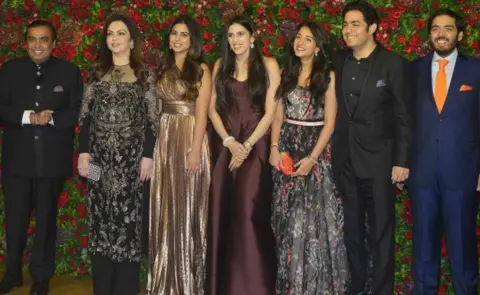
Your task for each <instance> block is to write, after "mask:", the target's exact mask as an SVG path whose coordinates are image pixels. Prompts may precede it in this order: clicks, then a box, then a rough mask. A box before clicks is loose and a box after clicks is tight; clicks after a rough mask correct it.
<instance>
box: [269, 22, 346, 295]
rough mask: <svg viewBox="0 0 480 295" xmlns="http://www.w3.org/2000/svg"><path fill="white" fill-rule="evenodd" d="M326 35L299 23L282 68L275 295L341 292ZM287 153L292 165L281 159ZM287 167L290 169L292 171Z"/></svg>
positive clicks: (275, 149) (274, 159) (276, 141)
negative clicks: (331, 159) (331, 161)
mask: <svg viewBox="0 0 480 295" xmlns="http://www.w3.org/2000/svg"><path fill="white" fill-rule="evenodd" d="M326 36H327V35H326V33H325V32H324V30H323V29H321V28H320V27H319V26H318V24H316V23H311V22H309V23H304V24H301V25H300V26H299V27H298V28H297V30H296V35H295V39H294V42H293V44H292V45H291V50H290V54H289V55H287V60H286V62H285V68H284V70H283V72H282V81H281V85H280V87H279V89H278V91H277V98H278V99H280V103H279V107H278V109H277V117H276V119H275V121H274V123H273V125H272V144H271V154H270V163H271V164H272V166H274V168H276V171H274V176H273V180H274V195H273V209H272V225H273V229H274V234H275V240H276V253H277V263H278V271H277V282H276V294H278V295H324V294H335V295H337V294H344V293H345V291H346V284H347V280H348V265H347V256H346V249H345V245H344V242H343V231H342V227H343V212H342V207H341V201H340V199H339V198H338V196H337V192H336V188H335V185H334V183H333V179H332V171H331V166H330V144H329V141H330V137H331V135H332V133H333V129H334V122H335V115H336V98H335V81H334V75H333V72H332V70H331V63H330V56H329V53H328V44H327V39H326ZM287 155H288V156H289V157H290V158H291V159H292V160H293V163H295V166H294V167H293V169H290V170H289V169H287V167H285V166H286V162H284V161H282V159H283V158H285V157H287ZM292 170H293V171H292Z"/></svg>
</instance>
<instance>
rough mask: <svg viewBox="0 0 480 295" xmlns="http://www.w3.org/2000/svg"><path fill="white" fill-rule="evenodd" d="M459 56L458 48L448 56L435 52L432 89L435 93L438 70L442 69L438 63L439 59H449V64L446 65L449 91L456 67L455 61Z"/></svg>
mask: <svg viewBox="0 0 480 295" xmlns="http://www.w3.org/2000/svg"><path fill="white" fill-rule="evenodd" d="M457 57H458V50H457V48H455V50H454V51H452V53H450V55H448V56H446V57H441V56H440V55H438V54H437V52H435V53H434V54H433V59H432V91H433V93H435V80H436V78H437V73H438V70H439V69H440V65H439V64H438V62H437V60H439V59H445V60H448V64H447V65H446V66H445V73H446V74H447V93H448V89H449V87H450V82H451V81H452V76H453V70H454V69H455V62H456V61H457Z"/></svg>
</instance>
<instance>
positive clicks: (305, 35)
mask: <svg viewBox="0 0 480 295" xmlns="http://www.w3.org/2000/svg"><path fill="white" fill-rule="evenodd" d="M293 50H294V51H295V55H296V56H298V57H300V58H311V57H313V55H315V53H318V52H319V51H320V48H318V47H317V43H316V42H315V38H314V37H313V34H312V31H310V29H309V28H308V27H307V26H304V27H302V28H300V30H299V31H298V33H297V36H296V37H295V40H294V41H293Z"/></svg>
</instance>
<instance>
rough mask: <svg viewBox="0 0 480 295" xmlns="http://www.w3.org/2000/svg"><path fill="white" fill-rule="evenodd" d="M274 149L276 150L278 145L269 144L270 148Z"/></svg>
mask: <svg viewBox="0 0 480 295" xmlns="http://www.w3.org/2000/svg"><path fill="white" fill-rule="evenodd" d="M274 147H276V148H278V144H271V145H270V148H271V149H273V148H274Z"/></svg>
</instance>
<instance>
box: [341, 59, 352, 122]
mask: <svg viewBox="0 0 480 295" xmlns="http://www.w3.org/2000/svg"><path fill="white" fill-rule="evenodd" d="M347 58H348V54H346V55H345V57H344V58H343V64H342V71H341V77H340V81H341V83H342V87H341V89H342V98H343V103H344V104H345V108H346V109H347V113H348V117H349V118H351V117H352V110H350V107H349V106H348V101H347V99H348V98H347V95H346V94H345V84H346V81H345V65H346V61H347Z"/></svg>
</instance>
